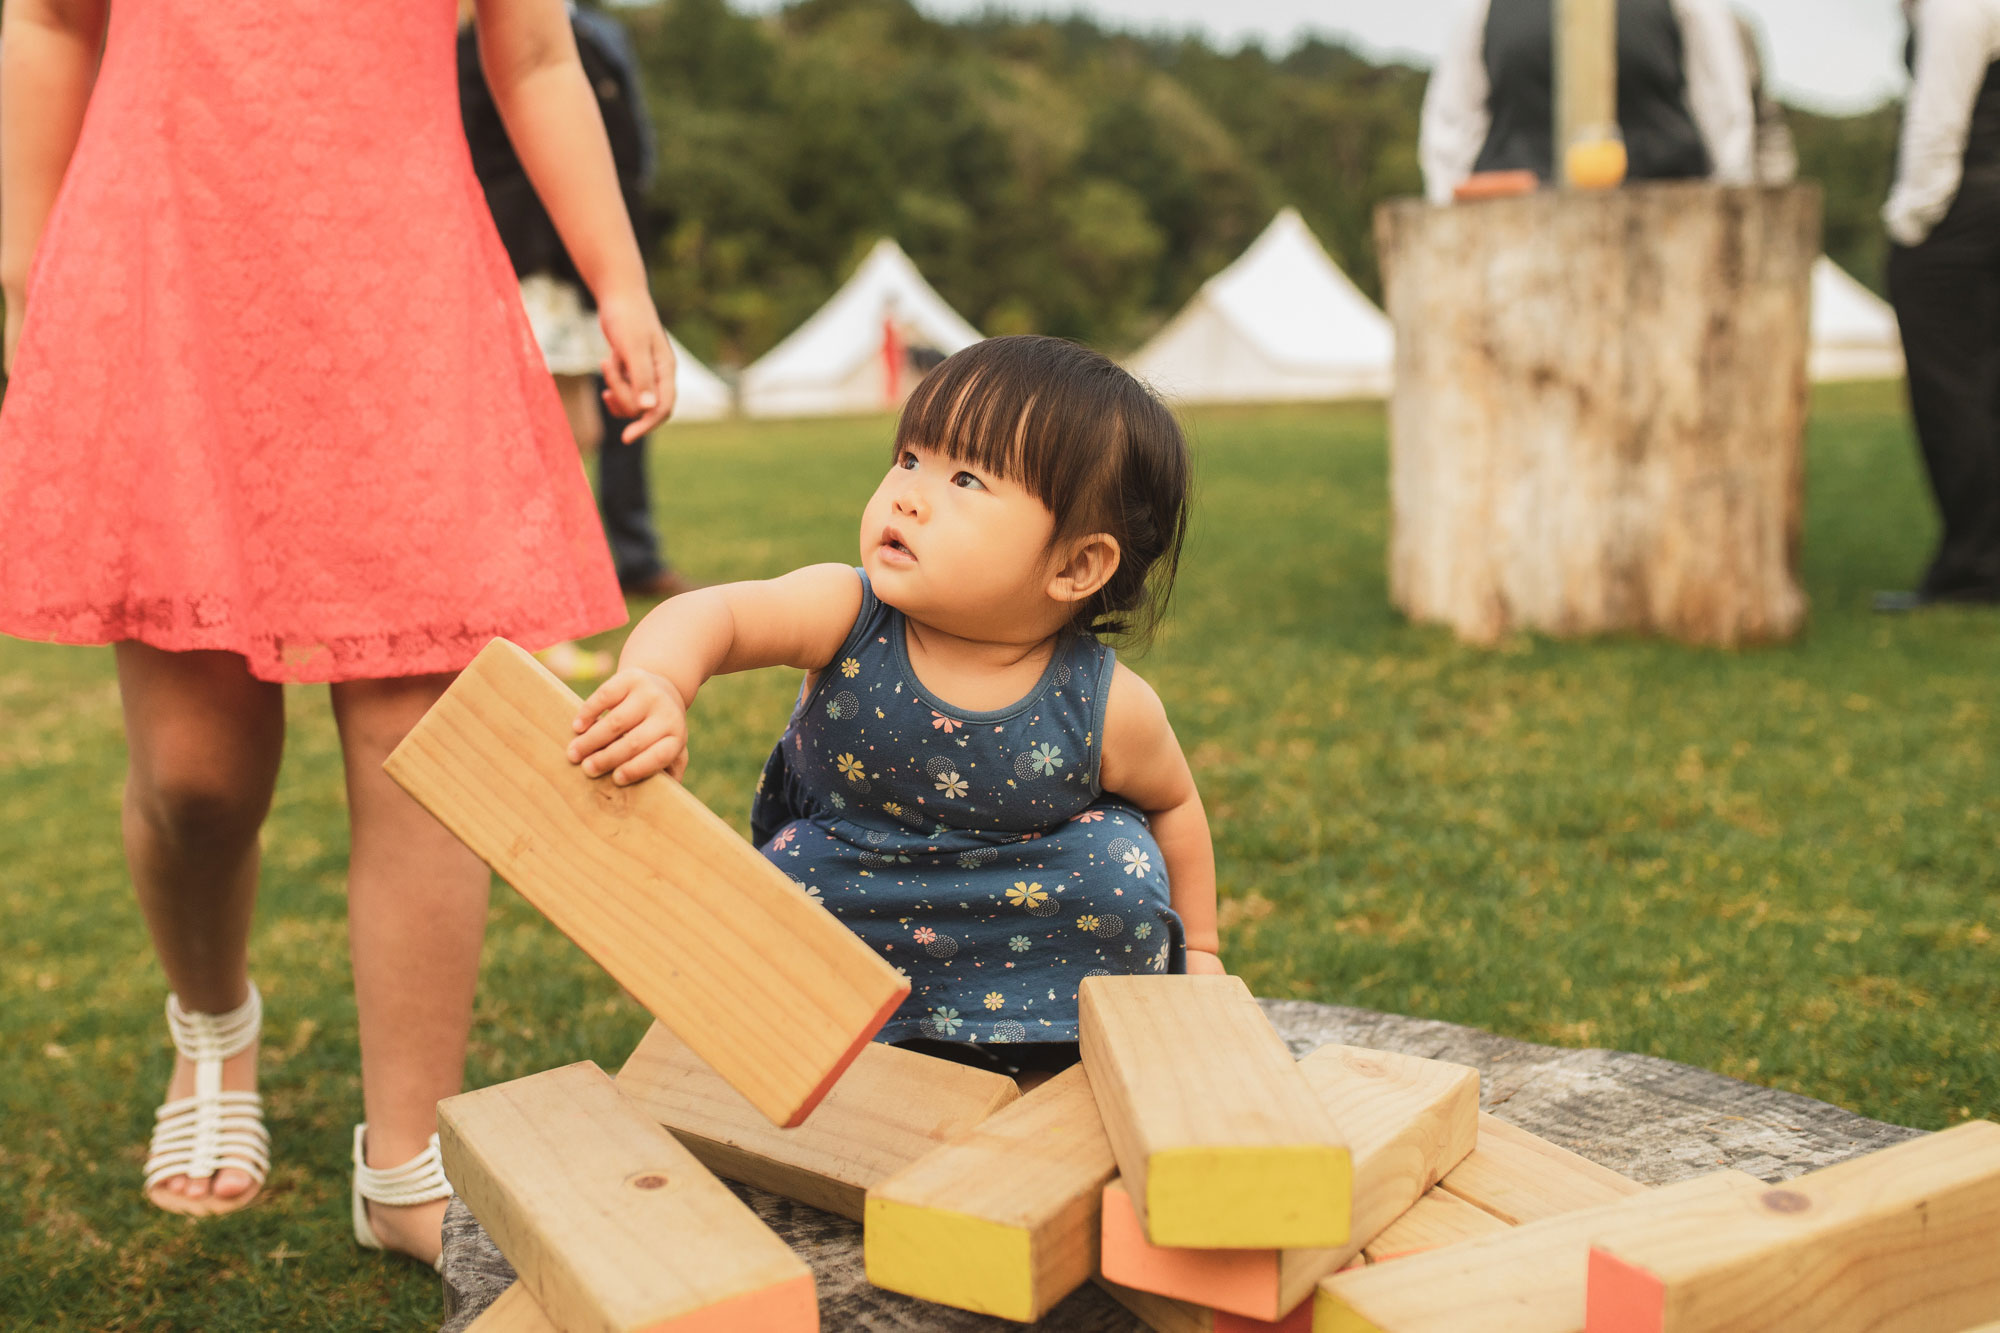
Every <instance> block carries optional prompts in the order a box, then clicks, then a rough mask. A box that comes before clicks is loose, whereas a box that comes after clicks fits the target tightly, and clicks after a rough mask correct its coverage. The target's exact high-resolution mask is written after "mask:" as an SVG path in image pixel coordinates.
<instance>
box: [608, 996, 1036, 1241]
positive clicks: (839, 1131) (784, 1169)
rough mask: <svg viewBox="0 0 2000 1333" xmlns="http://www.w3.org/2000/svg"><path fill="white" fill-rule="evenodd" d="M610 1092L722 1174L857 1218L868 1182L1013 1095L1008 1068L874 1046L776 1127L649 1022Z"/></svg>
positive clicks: (963, 1129) (953, 1135)
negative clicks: (799, 1114) (808, 1112)
mask: <svg viewBox="0 0 2000 1333" xmlns="http://www.w3.org/2000/svg"><path fill="white" fill-rule="evenodd" d="M618 1090H619V1091H620V1092H622V1093H624V1094H625V1096H626V1097H628V1098H629V1099H631V1101H632V1103H633V1104H634V1105H636V1106H638V1107H639V1108H640V1109H642V1110H644V1111H645V1112H646V1114H648V1115H650V1116H652V1117H653V1119H655V1120H657V1121H659V1122H660V1124H662V1125H663V1126H665V1127H666V1128H667V1129H668V1130H670V1131H672V1133H673V1135H674V1137H675V1138H677V1139H679V1140H680V1141H681V1142H682V1143H683V1144H684V1145H686V1147H687V1149H688V1151H690V1152H692V1153H693V1154H694V1155H695V1156H696V1157H697V1158H699V1159H700V1160H701V1163H702V1165H704V1166H706V1167H707V1168H708V1169H709V1170H711V1171H713V1172H715V1174H717V1175H718V1176H722V1177H724V1178H725V1179H728V1180H740V1181H742V1182H743V1183H745V1184H746V1185H755V1186H757V1187H759V1188H760V1189H767V1190H770V1191H771V1192H772V1193H774V1194H781V1195H783V1196H785V1197H786V1198H788V1199H797V1200H798V1201H799V1202H800V1203H806V1204H811V1205H812V1206H813V1207H815V1208H824V1209H825V1210H826V1211H828V1212H830V1213H838V1214H840V1216H842V1217H849V1218H852V1219H854V1220H855V1221H857V1222H859V1221H860V1220H861V1217H862V1200H863V1199H864V1198H865V1197H866V1195H867V1193H868V1189H869V1187H870V1186H872V1185H876V1184H879V1183H880V1182H881V1181H883V1180H886V1179H888V1178H889V1177H890V1176H892V1175H894V1174H895V1173H896V1172H898V1171H900V1170H902V1169H903V1168H904V1167H906V1166H908V1165H910V1164H911V1163H912V1162H915V1161H916V1160H917V1159H918V1158H920V1157H922V1156H923V1155H924V1154H926V1153H928V1152H931V1151H932V1150H934V1149H936V1148H938V1147H941V1146H942V1145H944V1144H946V1143H950V1142H951V1141H953V1140H954V1139H958V1138H962V1137H963V1136H964V1135H966V1134H968V1133H970V1132H971V1130H972V1129H973V1127H974V1126H976V1125H978V1124H979V1123H980V1122H981V1121H983V1120H985V1119H986V1118H987V1117H988V1116H991V1115H992V1114H993V1113H994V1112H996V1111H998V1110H1000V1109H1001V1108H1002V1107H1004V1106H1007V1105H1010V1104H1011V1103H1013V1102H1015V1101H1017V1100H1019V1098H1020V1096H1021V1090H1020V1087H1019V1085H1017V1084H1016V1083H1015V1082H1014V1080H1013V1079H1011V1078H1008V1077H1007V1076H1006V1075H1005V1074H996V1073H993V1072H992V1071H990V1070H984V1069H974V1068H972V1067H971V1066H969V1065H962V1064H959V1063H957V1062H956V1061H953V1060H940V1059H938V1058H937V1057H935V1056H930V1055H919V1054H918V1053H917V1052H915V1051H905V1050H900V1049H898V1048H896V1047H894V1046H884V1045H880V1044H878V1043H871V1044H870V1045H869V1046H868V1047H867V1048H866V1049H864V1050H863V1051H862V1052H861V1054H860V1055H859V1056H857V1057H856V1058H855V1061H854V1063H853V1064H852V1065H851V1066H849V1068H848V1070H847V1072H846V1073H845V1074H844V1075H842V1076H841V1079H840V1082H838V1083H836V1084H834V1085H833V1090H832V1091H831V1092H829V1093H827V1095H826V1100H825V1101H823V1102H821V1103H820V1105H819V1109H818V1110H816V1111H814V1112H813V1114H812V1118H811V1119H809V1120H807V1121H806V1122H805V1123H804V1124H803V1125H800V1126H798V1127H797V1128H795V1129H780V1128H779V1127H777V1126H776V1125H773V1124H772V1123H771V1122H770V1121H769V1120H767V1119H765V1118H764V1117H763V1115H761V1114H760V1113H759V1112H758V1111H757V1109H756V1108H755V1107H753V1106H752V1105H750V1103H749V1102H747V1101H745V1100H744V1099H743V1096H742V1094H741V1093H739V1092H737V1091H736V1090H735V1089H734V1088H732V1087H730V1086H729V1084H728V1083H726V1082H725V1081H724V1080H723V1079H722V1078H721V1077H720V1076H718V1075H717V1074H716V1073H715V1071H714V1070H712V1069H710V1068H709V1067H708V1065H707V1064H706V1063H705V1062H704V1061H703V1060H702V1059H701V1057H700V1056H698V1055H696V1054H695V1053H694V1052H693V1051H692V1050H690V1049H689V1048H688V1046H687V1044H686V1043H685V1042H683V1041H681V1040H680V1039H679V1038H678V1037H676V1036H674V1034H673V1033H671V1032H669V1031H668V1030H667V1029H666V1028H665V1027H664V1026H662V1025H660V1024H657V1023H656V1024H654V1025H653V1027H652V1029H651V1030H650V1031H648V1032H647V1033H646V1036H645V1039H644V1040H643V1041H641V1042H640V1043H639V1048H638V1049H637V1050H635V1051H634V1052H633V1053H632V1057H631V1058H630V1059H629V1060H627V1061H626V1062H625V1067H624V1068H623V1069H622V1070H620V1071H619V1073H618Z"/></svg>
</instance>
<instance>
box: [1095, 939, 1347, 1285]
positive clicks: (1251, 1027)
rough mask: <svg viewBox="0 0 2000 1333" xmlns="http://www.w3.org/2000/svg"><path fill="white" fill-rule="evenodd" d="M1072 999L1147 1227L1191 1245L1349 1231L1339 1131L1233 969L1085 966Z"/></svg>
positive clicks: (1235, 1245) (1255, 1244)
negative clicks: (1099, 971)
mask: <svg viewBox="0 0 2000 1333" xmlns="http://www.w3.org/2000/svg"><path fill="white" fill-rule="evenodd" d="M1077 1013H1078V1028H1079V1031H1080V1033H1081V1037H1082V1043H1081V1044H1082V1049H1083V1063H1084V1066H1085V1067H1086V1068H1087V1069H1089V1071H1090V1083H1091V1086H1092V1087H1093V1088H1094V1089H1095V1090H1096V1092H1097V1101H1098V1107H1099V1110H1100V1111H1101V1112H1102V1114H1103V1118H1104V1128H1105V1132H1106V1133H1107V1134H1108V1135H1110V1138H1111V1145H1112V1149H1113V1151H1114V1152H1115V1153H1116V1154H1117V1157H1118V1168H1119V1172H1120V1174H1121V1175H1122V1176H1123V1177H1124V1179H1125V1186H1126V1189H1127V1190H1128V1191H1129V1192H1130V1194H1131V1197H1132V1202H1133V1204H1134V1206H1135V1207H1136V1208H1137V1210H1138V1213H1139V1216H1140V1218H1141V1219H1142V1220H1143V1221H1144V1223H1145V1230H1146V1236H1147V1239H1149V1240H1151V1241H1152V1242H1153V1243H1154V1244H1155V1245H1169V1246H1177V1247H1182V1248H1195V1249H1215V1248H1225V1249H1259V1248H1261V1249H1296V1248H1306V1247H1327V1246H1334V1245H1339V1244H1341V1243H1342V1242H1344V1241H1345V1240H1346V1239H1347V1236H1348V1229H1349V1223H1350V1209H1351V1199H1352V1190H1353V1163H1352V1159H1351V1158H1350V1156H1349V1152H1348V1146H1347V1143H1346V1140H1345V1139H1343V1138H1342V1136H1341V1132H1340V1129H1339V1127H1338V1126H1337V1125H1336V1124H1335V1123H1334V1120H1333V1117H1332V1116H1331V1115H1329V1114H1328V1113H1327V1110H1326V1108H1325V1107H1324V1106H1322V1105H1321V1104H1320V1101H1319V1098H1318V1097H1317V1096H1316V1095H1315V1094H1314V1092H1313V1089H1312V1085H1311V1084H1310V1083H1308V1082H1307V1081H1306V1077H1305V1075H1304V1074H1303V1073H1301V1072H1300V1070H1299V1066H1298V1063H1297V1061H1296V1060H1294V1059H1293V1058H1292V1055H1291V1053H1290V1052H1289V1051H1288V1050H1286V1048H1285V1043H1284V1042H1283V1041H1282V1040H1281V1039H1280V1038H1279V1037H1278V1034H1277V1033H1276V1032H1275V1031H1274V1030H1273V1029H1272V1027H1271V1023H1270V1020H1269V1019H1267V1018H1265V1017H1264V1013H1263V1011H1262V1010H1261V1009H1259V1008H1258V1007H1257V1002H1256V1001H1255V1000H1254V999H1253V998H1252V997H1251V995H1250V990H1249V988H1248V987H1247V986H1245V985H1244V984H1243V981H1242V979H1241V978H1239V977H1233V976H1105V977H1085V978H1084V980H1083V984H1082V986H1081V987H1080V988H1079V990H1078V993H1077Z"/></svg>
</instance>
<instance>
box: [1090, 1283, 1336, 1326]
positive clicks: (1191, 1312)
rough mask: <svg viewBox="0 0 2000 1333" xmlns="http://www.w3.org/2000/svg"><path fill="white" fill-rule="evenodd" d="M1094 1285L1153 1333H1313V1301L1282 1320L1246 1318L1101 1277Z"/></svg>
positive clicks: (1301, 1305) (1304, 1304)
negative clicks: (1135, 1316) (1121, 1284)
mask: <svg viewBox="0 0 2000 1333" xmlns="http://www.w3.org/2000/svg"><path fill="white" fill-rule="evenodd" d="M1097 1285H1098V1286H1100V1287H1102V1288H1104V1290H1105V1292H1106V1294H1108V1295H1109V1296H1110V1297H1111V1299H1112V1300H1114V1301H1117V1302H1118V1303H1119V1304H1120V1305H1122V1306H1124V1307H1125V1308H1126V1309H1127V1310H1130V1311H1131V1312H1132V1313H1133V1314H1135V1315H1137V1316H1138V1317H1139V1318H1140V1320H1142V1321H1143V1322H1144V1323H1145V1325H1146V1327H1148V1328H1150V1329H1152V1330H1153V1333H1312V1302H1311V1301H1304V1302H1301V1303H1300V1305H1299V1307H1298V1309H1296V1310H1294V1311H1292V1312H1291V1313H1290V1314H1289V1315H1286V1316H1285V1317H1284V1318H1283V1319H1279V1320H1275V1321H1274V1320H1267V1319H1248V1318H1245V1317H1244V1316H1242V1315H1240V1314H1231V1313H1230V1312H1229V1311H1227V1310H1211V1309H1209V1308H1208V1307H1207V1306H1205V1305H1195V1304H1192V1303H1190V1302H1188V1301H1177V1300H1175V1299H1173V1298H1172V1297H1171V1296H1161V1295H1158V1294H1156V1293H1154V1292H1150V1291H1140V1290H1139V1289H1138V1288H1136V1287H1121V1286H1119V1285H1118V1284H1117V1283H1115V1282H1109V1281H1106V1280H1105V1279H1103V1278H1099V1279H1098V1280H1097Z"/></svg>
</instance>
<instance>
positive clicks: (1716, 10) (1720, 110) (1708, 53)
mask: <svg viewBox="0 0 2000 1333" xmlns="http://www.w3.org/2000/svg"><path fill="white" fill-rule="evenodd" d="M1674 15H1675V17H1676V18H1678V19H1679V20H1680V23H1681V49H1682V51H1683V52H1684V53H1685V58H1686V62H1687V64H1686V70H1687V94H1688V110H1689V111H1690V112H1692V113H1693V115H1694V123H1695V128H1696V129H1698V130H1700V131H1701V139H1702V143H1703V144H1705V145H1706V146H1707V148H1708V161H1709V167H1710V175H1709V179H1711V180H1714V181H1718V182H1720V183H1721V184H1724V185H1743V184H1747V183H1749V182H1750V181H1752V180H1754V179H1755V178H1756V161H1757V112H1756V108H1755V107H1754V106H1753V105H1752V104H1751V101H1750V67H1749V66H1748V65H1746V64H1745V63H1744V61H1743V38H1742V35H1741V34H1740V33H1739V32H1738V31H1737V27H1736V19H1735V17H1734V16H1733V15H1732V14H1730V12H1729V10H1728V9H1727V8H1726V7H1725V6H1724V5H1723V4H1722V3H1721V0H1674Z"/></svg>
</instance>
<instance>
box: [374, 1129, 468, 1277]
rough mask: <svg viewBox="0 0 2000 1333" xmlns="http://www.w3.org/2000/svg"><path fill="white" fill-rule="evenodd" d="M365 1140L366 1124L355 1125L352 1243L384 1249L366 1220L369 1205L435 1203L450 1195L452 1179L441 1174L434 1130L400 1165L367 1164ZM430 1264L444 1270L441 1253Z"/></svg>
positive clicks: (441, 1169)
mask: <svg viewBox="0 0 2000 1333" xmlns="http://www.w3.org/2000/svg"><path fill="white" fill-rule="evenodd" d="M367 1142H368V1126H367V1125H366V1124H360V1125H356V1126H355V1127H354V1243H355V1244H356V1245H359V1246H360V1247H361V1248H362V1249H364V1250H383V1249H387V1248H388V1247H387V1246H386V1245H384V1244H383V1243H382V1238H381V1237H380V1236H377V1235H376V1234H375V1228H374V1227H373V1226H371V1225H370V1224H369V1222H368V1205H369V1204H371V1203H379V1204H381V1205H382V1206H383V1207H385V1208H409V1207H413V1206H415V1205H417V1204H420V1203H435V1202H436V1201H437V1200H439V1199H449V1198H450V1197H451V1195H452V1189H451V1182H450V1181H449V1180H446V1179H445V1178H444V1156H443V1154H441V1153H440V1152H439V1151H438V1136H437V1135H435V1134H433V1135H431V1141H430V1146H428V1147H426V1148H425V1149H424V1150H423V1151H422V1152H420V1153H418V1154H417V1155H416V1156H415V1157H412V1158H411V1159H410V1160H409V1161H407V1162H404V1163H403V1164H402V1165H401V1166H385V1167H381V1168H379V1169H378V1168H376V1167H372V1166H370V1165H368V1157H367V1153H366V1147H367ZM399 1253H400V1251H399ZM431 1266H432V1267H433V1268H435V1269H437V1270H438V1271H439V1272H443V1271H444V1256H443V1255H442V1254H440V1255H439V1256H438V1257H437V1261H436V1262H435V1263H433V1264H432V1265H431Z"/></svg>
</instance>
